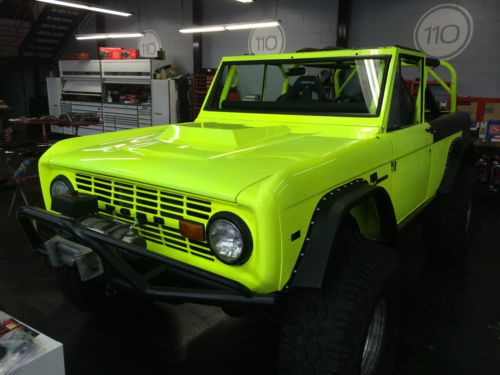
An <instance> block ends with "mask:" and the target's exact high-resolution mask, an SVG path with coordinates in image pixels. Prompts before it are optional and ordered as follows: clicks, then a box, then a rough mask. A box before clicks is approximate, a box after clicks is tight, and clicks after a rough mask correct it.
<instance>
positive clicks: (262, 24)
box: [224, 21, 280, 30]
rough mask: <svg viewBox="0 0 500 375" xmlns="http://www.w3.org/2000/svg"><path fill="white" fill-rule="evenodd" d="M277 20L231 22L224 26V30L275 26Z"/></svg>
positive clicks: (277, 24)
mask: <svg viewBox="0 0 500 375" xmlns="http://www.w3.org/2000/svg"><path fill="white" fill-rule="evenodd" d="M279 25H280V23H279V21H269V22H255V23H233V24H231V25H226V26H225V27H224V28H225V29H226V30H244V29H261V28H264V27H276V26H279Z"/></svg>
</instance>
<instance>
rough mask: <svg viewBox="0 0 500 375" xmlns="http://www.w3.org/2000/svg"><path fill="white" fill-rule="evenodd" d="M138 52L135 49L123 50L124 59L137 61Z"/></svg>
mask: <svg viewBox="0 0 500 375" xmlns="http://www.w3.org/2000/svg"><path fill="white" fill-rule="evenodd" d="M138 52H139V51H138V50H137V49H135V48H122V59H123V60H131V59H137V55H138Z"/></svg>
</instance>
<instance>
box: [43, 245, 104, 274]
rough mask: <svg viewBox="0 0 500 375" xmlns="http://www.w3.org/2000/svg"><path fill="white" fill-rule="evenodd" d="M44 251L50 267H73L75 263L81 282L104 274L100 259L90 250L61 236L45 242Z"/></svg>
mask: <svg viewBox="0 0 500 375" xmlns="http://www.w3.org/2000/svg"><path fill="white" fill-rule="evenodd" d="M45 249H46V250H47V253H48V258H49V263H50V265H51V266H52V267H55V268H57V267H61V266H64V265H66V266H69V267H73V266H74V265H75V263H76V267H77V269H78V273H79V274H80V279H81V280H82V281H88V280H91V279H94V278H96V277H98V276H100V275H102V274H103V273H104V268H103V266H102V261H101V258H99V256H98V255H97V254H96V253H95V252H93V251H92V249H90V248H88V247H85V246H82V245H80V244H77V243H75V242H73V241H70V240H67V239H65V238H63V237H61V236H54V237H52V238H51V239H50V240H48V241H46V242H45Z"/></svg>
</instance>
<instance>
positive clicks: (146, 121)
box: [47, 60, 178, 135]
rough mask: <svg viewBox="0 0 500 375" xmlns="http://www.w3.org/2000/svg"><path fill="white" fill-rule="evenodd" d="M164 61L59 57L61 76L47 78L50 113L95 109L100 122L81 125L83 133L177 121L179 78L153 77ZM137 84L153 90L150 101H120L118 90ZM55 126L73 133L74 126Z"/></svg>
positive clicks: (147, 98)
mask: <svg viewBox="0 0 500 375" xmlns="http://www.w3.org/2000/svg"><path fill="white" fill-rule="evenodd" d="M162 63H164V62H162V61H157V60H118V61H113V60H102V61H101V60H88V61H60V62H59V69H60V72H61V78H52V77H51V78H47V91H48V97H49V106H50V114H51V115H52V116H57V117H59V116H60V115H61V114H63V115H64V114H70V113H71V114H74V113H93V114H96V115H97V117H99V119H100V120H102V123H101V124H98V125H95V126H86V127H82V128H80V130H79V134H80V135H87V134H96V133H103V132H110V131H117V130H125V129H134V128H138V127H139V128H141V127H147V126H151V125H165V124H174V123H176V122H177V98H178V94H177V89H176V86H175V80H173V79H164V80H159V79H151V77H152V75H153V72H154V71H155V69H156V67H158V66H159V64H162ZM137 85H141V86H142V87H143V88H144V90H143V92H144V93H147V94H148V95H144V101H145V102H143V103H141V104H137V103H132V102H131V101H128V100H124V101H120V102H118V97H120V96H121V95H117V94H116V92H119V89H120V88H124V89H125V90H128V89H130V87H137ZM130 91H131V92H132V93H134V91H140V90H130ZM109 92H113V93H114V94H113V98H112V99H113V100H115V102H112V103H110V102H108V100H107V99H108V95H109ZM125 93H127V91H125ZM82 98H83V99H82ZM85 98H87V99H85ZM120 99H121V98H120ZM85 100H86V101H85ZM125 101H128V104H126V103H125ZM52 131H53V132H55V133H63V134H73V132H74V129H72V128H68V127H59V126H52Z"/></svg>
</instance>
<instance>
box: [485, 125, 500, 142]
mask: <svg viewBox="0 0 500 375" xmlns="http://www.w3.org/2000/svg"><path fill="white" fill-rule="evenodd" d="M496 137H500V120H489V121H488V124H487V125H486V135H485V138H486V140H491V139H493V138H496Z"/></svg>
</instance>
